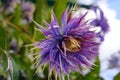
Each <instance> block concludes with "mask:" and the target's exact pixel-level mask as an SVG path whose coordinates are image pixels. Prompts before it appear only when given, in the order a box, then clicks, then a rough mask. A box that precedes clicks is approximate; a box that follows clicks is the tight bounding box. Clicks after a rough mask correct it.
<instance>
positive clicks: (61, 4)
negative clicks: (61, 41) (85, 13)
mask: <svg viewBox="0 0 120 80" xmlns="http://www.w3.org/2000/svg"><path fill="white" fill-rule="evenodd" d="M67 2H68V0H62V1H61V0H56V1H55V3H54V12H55V15H56V17H57V19H58V21H59V22H60V20H61V16H62V13H63V11H64V10H65V9H66V6H67Z"/></svg>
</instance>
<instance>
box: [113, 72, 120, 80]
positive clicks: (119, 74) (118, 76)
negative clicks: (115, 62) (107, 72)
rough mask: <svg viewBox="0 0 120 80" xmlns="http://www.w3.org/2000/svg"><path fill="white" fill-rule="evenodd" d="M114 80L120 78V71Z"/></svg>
mask: <svg viewBox="0 0 120 80" xmlns="http://www.w3.org/2000/svg"><path fill="white" fill-rule="evenodd" d="M114 80H120V72H119V73H118V74H117V75H116V76H115V77H114Z"/></svg>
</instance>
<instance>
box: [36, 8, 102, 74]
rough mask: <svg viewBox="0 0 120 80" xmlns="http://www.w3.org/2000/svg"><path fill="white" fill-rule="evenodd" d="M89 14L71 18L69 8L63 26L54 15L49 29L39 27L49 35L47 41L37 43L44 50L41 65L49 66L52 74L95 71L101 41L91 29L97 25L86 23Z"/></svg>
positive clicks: (41, 53)
mask: <svg viewBox="0 0 120 80" xmlns="http://www.w3.org/2000/svg"><path fill="white" fill-rule="evenodd" d="M86 15H87V13H85V14H84V15H81V16H79V17H77V18H74V17H70V16H71V15H68V10H67V9H66V10H65V11H64V13H63V15H62V20H61V25H59V24H58V21H57V19H56V17H55V14H54V13H53V14H52V16H51V22H50V23H47V22H45V24H46V26H47V28H44V27H42V26H40V25H39V27H40V30H41V32H42V33H43V34H44V35H45V36H46V39H44V40H42V41H40V42H38V43H36V45H37V46H38V47H39V48H40V50H41V51H40V55H41V59H40V65H42V64H45V63H49V64H50V66H49V68H50V72H51V71H53V70H55V71H56V72H57V75H59V74H60V72H63V73H64V74H69V73H70V72H71V70H74V71H77V72H80V73H81V74H83V72H82V71H84V69H83V68H87V69H90V68H91V66H92V65H93V63H94V61H95V58H96V56H97V55H98V49H99V45H100V44H101V41H98V39H97V38H98V37H97V33H95V31H91V30H90V29H91V28H93V25H91V24H90V23H89V21H88V20H87V21H85V16H86ZM35 23H36V22H35ZM36 24H37V23H36ZM60 26H61V27H60Z"/></svg>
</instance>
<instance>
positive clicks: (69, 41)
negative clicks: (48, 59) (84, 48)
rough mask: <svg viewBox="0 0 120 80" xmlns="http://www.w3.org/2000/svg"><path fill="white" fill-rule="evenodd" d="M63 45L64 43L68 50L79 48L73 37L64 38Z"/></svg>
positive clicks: (74, 50) (78, 43)
mask: <svg viewBox="0 0 120 80" xmlns="http://www.w3.org/2000/svg"><path fill="white" fill-rule="evenodd" d="M64 41H65V45H66V50H67V51H70V52H76V51H79V50H80V48H81V47H80V44H81V43H80V42H79V41H78V40H77V39H75V38H73V37H69V38H65V40H64Z"/></svg>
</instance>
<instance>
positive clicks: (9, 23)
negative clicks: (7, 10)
mask: <svg viewBox="0 0 120 80" xmlns="http://www.w3.org/2000/svg"><path fill="white" fill-rule="evenodd" d="M0 22H6V23H7V24H8V25H10V26H11V27H13V28H15V29H16V30H18V31H20V32H23V33H25V36H26V37H27V38H28V39H29V40H30V41H31V42H32V43H34V42H35V41H34V40H33V39H32V38H31V36H30V35H29V34H28V33H27V32H26V31H25V30H24V29H22V28H20V27H19V26H16V25H15V24H13V23H11V22H10V21H8V20H4V21H3V20H0Z"/></svg>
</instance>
